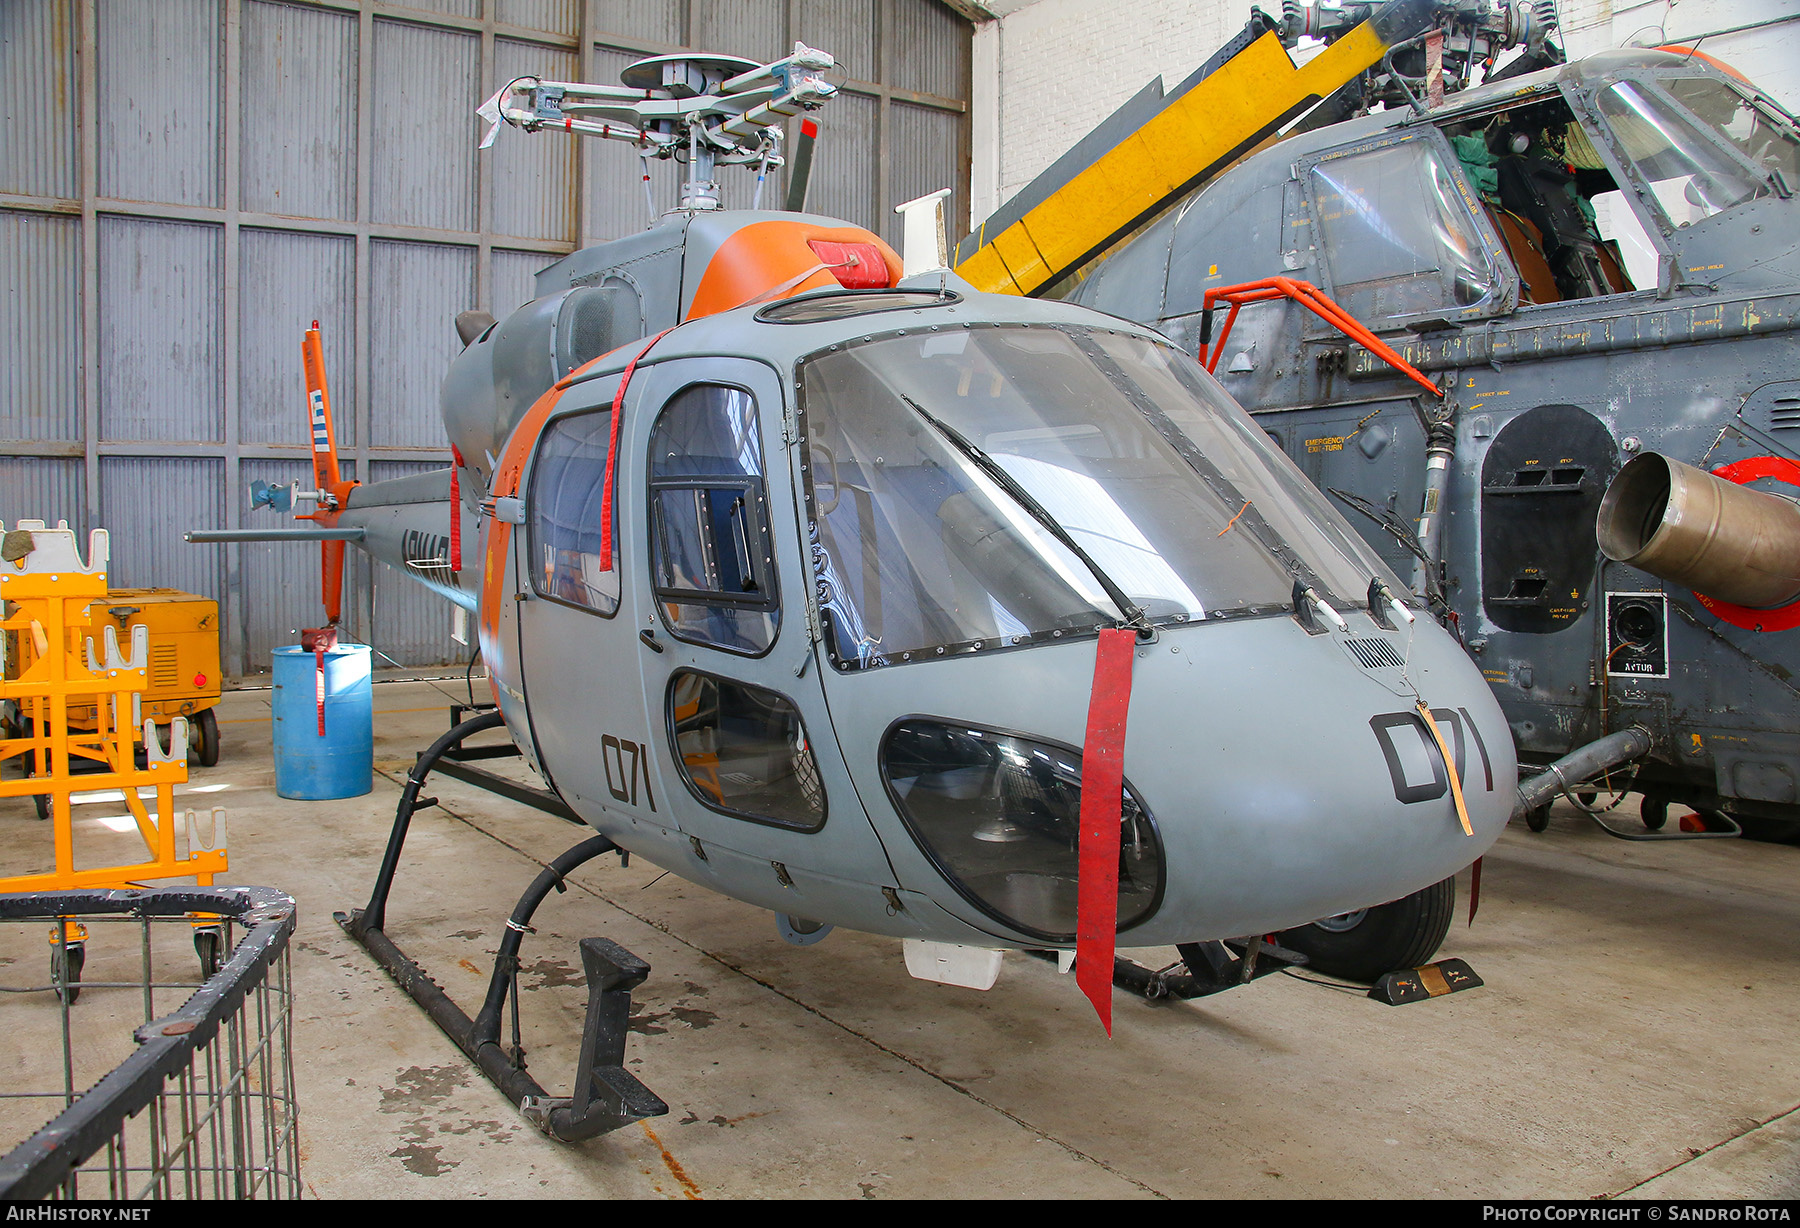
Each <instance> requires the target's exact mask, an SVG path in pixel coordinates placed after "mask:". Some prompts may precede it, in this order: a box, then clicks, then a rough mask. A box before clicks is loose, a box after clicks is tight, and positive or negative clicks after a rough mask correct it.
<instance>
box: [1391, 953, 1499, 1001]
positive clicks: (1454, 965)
mask: <svg viewBox="0 0 1800 1228" xmlns="http://www.w3.org/2000/svg"><path fill="white" fill-rule="evenodd" d="M1484 984H1486V982H1485V981H1483V980H1482V979H1481V978H1480V977H1478V976H1476V975H1475V970H1474V969H1473V968H1471V967H1469V965H1468V963H1467V962H1465V961H1464V960H1460V959H1440V960H1438V961H1437V963H1435V964H1426V965H1424V966H1423V967H1419V968H1406V969H1403V970H1401V971H1399V972H1384V973H1382V975H1381V978H1380V979H1379V980H1377V981H1376V982H1375V984H1374V985H1373V986H1372V987H1371V988H1370V989H1369V996H1370V997H1371V998H1374V999H1375V1000H1376V1001H1377V1002H1385V1003H1387V1004H1388V1005H1389V1006H1404V1005H1406V1003H1408V1002H1423V1001H1425V1000H1426V999H1427V998H1441V997H1443V996H1444V995H1445V994H1453V993H1456V992H1458V991H1459V990H1464V989H1474V988H1476V987H1477V986H1480V985H1484Z"/></svg>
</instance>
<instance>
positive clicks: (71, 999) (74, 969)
mask: <svg viewBox="0 0 1800 1228" xmlns="http://www.w3.org/2000/svg"><path fill="white" fill-rule="evenodd" d="M86 962H87V949H86V948H85V947H83V946H82V945H81V944H80V943H78V942H72V943H69V944H68V945H67V946H62V947H52V948H51V949H50V983H51V984H52V985H54V986H56V992H57V996H59V997H60V998H62V1000H63V1001H64V1002H67V1003H69V1004H70V1005H71V1006H73V1005H74V1004H75V1000H76V999H77V998H79V997H80V996H81V967H82V965H83V964H85V963H86Z"/></svg>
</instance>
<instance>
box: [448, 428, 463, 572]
mask: <svg viewBox="0 0 1800 1228" xmlns="http://www.w3.org/2000/svg"><path fill="white" fill-rule="evenodd" d="M462 463H463V459H462V452H461V451H460V450H459V449H458V448H457V447H456V445H455V444H451V445H450V570H451V571H461V570H462V491H461V490H460V489H458V486H457V481H456V475H457V473H458V471H459V470H461V469H462Z"/></svg>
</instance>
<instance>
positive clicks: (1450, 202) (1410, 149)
mask: <svg viewBox="0 0 1800 1228" xmlns="http://www.w3.org/2000/svg"><path fill="white" fill-rule="evenodd" d="M1310 186H1311V192H1312V198H1313V208H1314V211H1315V214H1316V216H1317V219H1318V223H1319V231H1320V235H1321V238H1322V239H1323V242H1324V247H1325V252H1326V260H1327V265H1328V267H1329V269H1330V271H1331V281H1332V289H1333V293H1334V295H1335V296H1336V298H1337V300H1338V302H1339V303H1341V304H1342V305H1343V306H1344V308H1345V309H1346V310H1348V311H1349V313H1350V314H1351V315H1353V316H1355V317H1356V318H1357V319H1358V320H1361V321H1363V322H1364V323H1365V324H1369V325H1370V326H1371V327H1374V328H1381V327H1382V326H1383V325H1384V324H1386V323H1387V322H1388V321H1390V320H1398V319H1406V318H1416V317H1419V316H1424V315H1430V314H1433V313H1436V314H1445V315H1447V314H1454V313H1460V312H1462V311H1464V310H1466V309H1468V308H1470V307H1474V306H1476V305H1478V304H1480V303H1482V302H1483V301H1484V300H1488V299H1489V298H1491V297H1492V296H1493V295H1495V294H1496V293H1497V292H1498V290H1499V288H1500V282H1499V278H1498V276H1497V274H1496V271H1495V269H1494V266H1493V260H1492V257H1491V256H1489V254H1488V252H1487V250H1486V247H1485V245H1484V243H1483V241H1482V237H1481V234H1480V231H1479V230H1478V228H1477V227H1476V225H1475V219H1474V217H1473V215H1472V214H1471V213H1470V212H1469V208H1468V205H1467V204H1466V203H1465V202H1464V200H1463V197H1462V192H1461V190H1460V189H1459V188H1458V187H1457V185H1456V183H1455V181H1454V178H1453V177H1452V174H1451V172H1450V168H1449V167H1448V166H1447V165H1446V163H1445V160H1444V159H1443V158H1442V157H1441V156H1440V155H1439V153H1438V151H1437V149H1436V148H1435V147H1434V146H1433V145H1432V144H1431V143H1430V142H1428V141H1424V140H1413V141H1403V142H1401V143H1399V144H1395V145H1387V146H1382V147H1379V148H1375V149H1369V150H1364V151H1362V152H1357V153H1350V154H1347V155H1343V156H1339V157H1329V158H1326V159H1324V160H1322V161H1320V162H1319V163H1318V164H1317V165H1315V166H1314V167H1313V168H1312V172H1311V184H1310Z"/></svg>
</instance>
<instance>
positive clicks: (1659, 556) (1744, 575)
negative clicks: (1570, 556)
mask: <svg viewBox="0 0 1800 1228" xmlns="http://www.w3.org/2000/svg"><path fill="white" fill-rule="evenodd" d="M1596 529H1597V531H1598V534H1599V538H1600V549H1601V550H1602V551H1603V552H1605V554H1606V557H1607V558H1609V559H1612V560H1613V561H1614V562H1618V563H1628V564H1630V565H1631V566H1633V567H1636V568H1638V569H1639V570H1640V571H1647V572H1649V573H1650V574H1651V575H1653V576H1657V577H1660V578H1661V579H1664V580H1671V581H1673V582H1674V583H1676V584H1680V585H1683V586H1685V587H1687V588H1691V589H1693V590H1695V591H1696V592H1699V593H1704V594H1705V595H1706V596H1708V597H1712V598H1716V599H1717V600H1720V601H1729V602H1731V603H1732V604H1733V605H1741V606H1748V607H1750V608H1751V609H1758V610H1762V609H1769V608H1771V607H1774V606H1781V605H1786V604H1788V603H1789V602H1791V601H1793V600H1794V599H1795V598H1800V505H1797V504H1795V503H1793V502H1792V501H1790V500H1788V499H1783V498H1781V497H1780V496H1778V495H1771V494H1765V493H1763V492H1762V491H1760V490H1751V489H1750V488H1748V487H1745V486H1739V485H1737V484H1736V483H1735V482H1728V481H1726V480H1725V479H1723V478H1718V477H1714V476H1713V475H1712V474H1710V473H1708V472H1706V471H1705V470H1704V469H1696V468H1694V466H1692V465H1684V464H1682V463H1681V462H1680V461H1678V460H1670V459H1669V458H1668V457H1666V456H1661V455H1658V454H1657V453H1655V452H1646V453H1644V454H1643V455H1642V456H1638V457H1636V458H1634V459H1633V460H1631V461H1630V462H1629V463H1628V464H1626V466H1625V467H1624V468H1623V469H1621V470H1619V475H1618V476H1617V477H1615V478H1614V479H1613V480H1612V484H1611V485H1610V486H1608V487H1607V488H1606V494H1605V496H1604V497H1603V498H1602V499H1601V500H1600V516H1599V523H1598V524H1597V525H1596Z"/></svg>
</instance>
